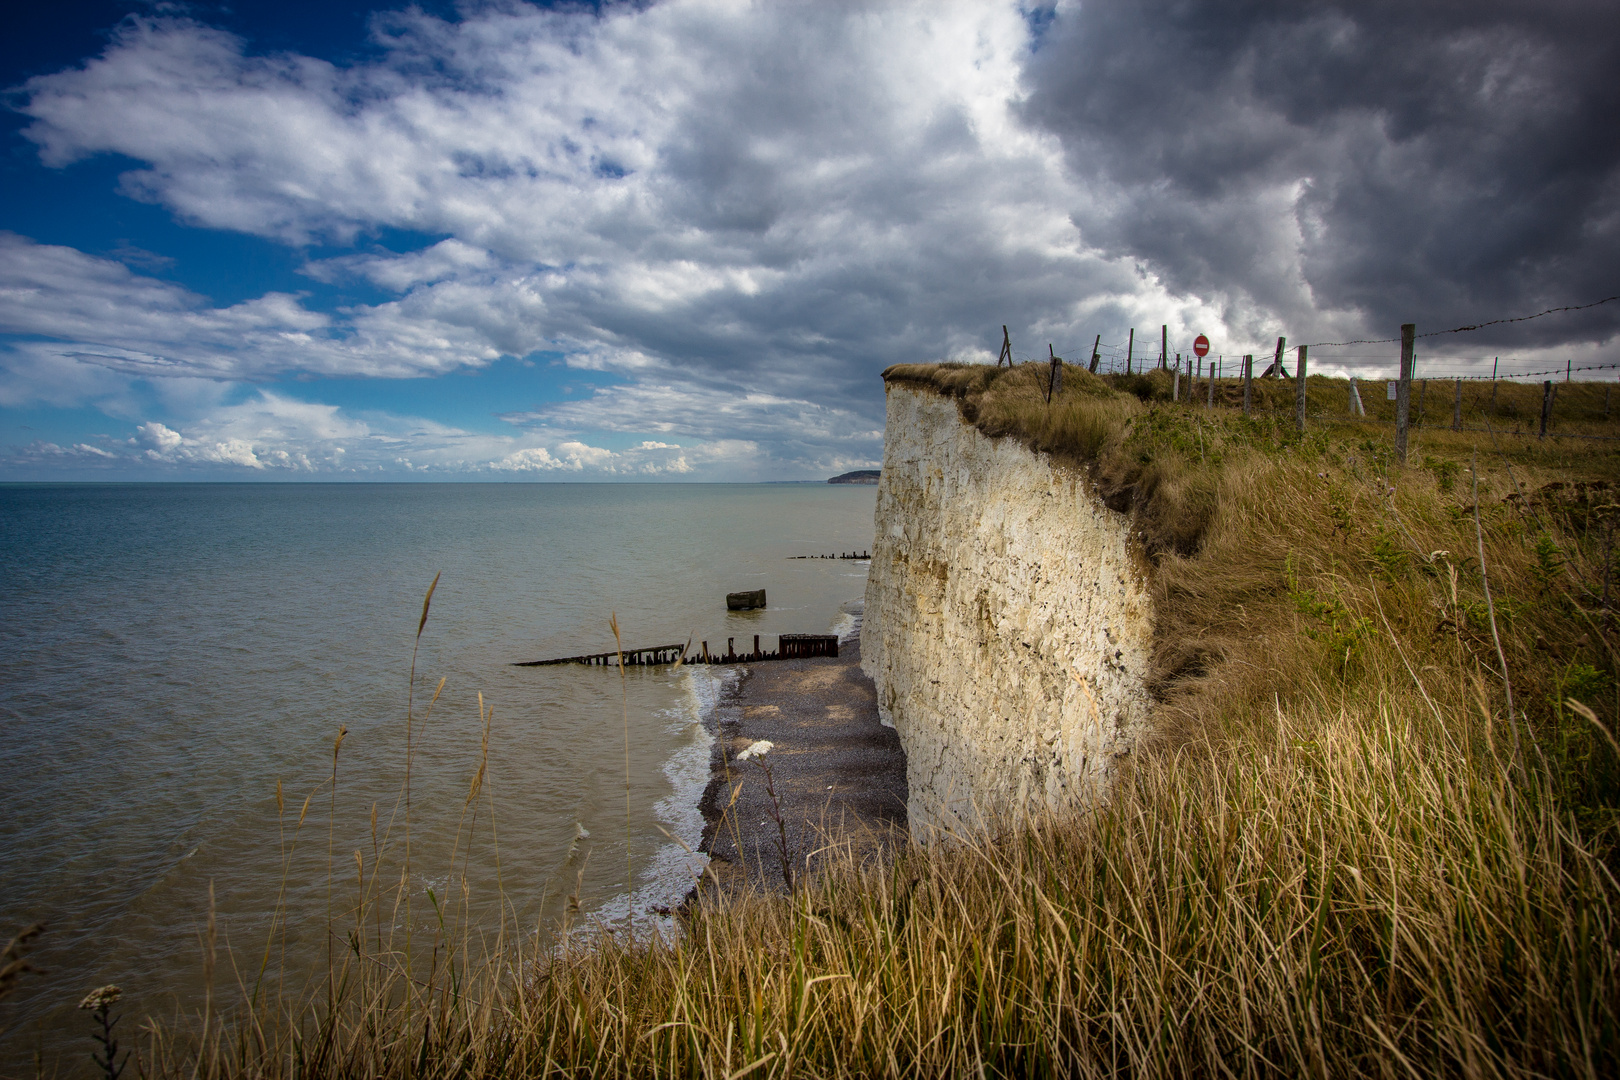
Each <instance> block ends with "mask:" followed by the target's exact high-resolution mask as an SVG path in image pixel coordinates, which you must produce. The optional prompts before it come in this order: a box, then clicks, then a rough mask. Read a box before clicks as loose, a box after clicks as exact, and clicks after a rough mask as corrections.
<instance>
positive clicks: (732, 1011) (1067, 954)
mask: <svg viewBox="0 0 1620 1080" xmlns="http://www.w3.org/2000/svg"><path fill="white" fill-rule="evenodd" d="M1039 374H1040V372H1039V369H1037V368H1035V367H1034V366H1033V365H1032V366H1029V367H1024V368H1016V369H1013V370H1012V371H1010V372H1001V373H997V372H995V371H994V370H992V369H984V368H963V367H950V366H941V367H937V368H904V369H891V371H890V372H889V375H888V377H889V379H890V381H891V382H894V381H897V380H899V381H907V382H911V383H915V384H924V385H929V386H932V387H934V388H935V389H936V390H939V391H941V392H944V393H947V394H949V395H951V396H953V397H955V398H956V399H957V400H958V401H959V403H960V407H961V409H962V413H963V417H964V422H970V423H974V424H977V425H978V426H979V427H980V428H981V429H983V430H985V431H986V432H988V433H990V434H995V435H1005V436H1008V437H1014V438H1018V439H1021V440H1023V441H1025V442H1027V443H1029V444H1030V445H1032V446H1035V447H1038V448H1040V449H1043V450H1046V451H1048V452H1051V453H1053V454H1054V456H1056V457H1058V458H1059V459H1060V460H1063V461H1066V462H1067V463H1068V464H1069V465H1070V466H1071V467H1073V468H1075V469H1077V470H1081V475H1083V476H1084V477H1085V478H1086V479H1087V481H1088V482H1095V483H1096V484H1097V485H1098V486H1099V488H1100V490H1101V492H1102V494H1103V495H1104V497H1105V498H1107V499H1108V500H1109V502H1110V504H1111V505H1114V506H1115V507H1116V508H1118V509H1121V510H1123V511H1126V512H1129V513H1130V514H1132V515H1133V516H1134V518H1135V520H1136V521H1137V523H1138V527H1139V528H1140V530H1141V531H1142V532H1143V533H1144V542H1145V547H1146V550H1147V551H1148V553H1149V560H1148V563H1149V566H1150V569H1149V573H1150V574H1151V580H1152V588H1153V590H1154V595H1155V598H1156V611H1157V627H1156V636H1157V649H1156V654H1155V660H1154V665H1155V666H1154V670H1153V672H1152V673H1151V681H1152V685H1153V688H1154V691H1155V694H1156V696H1157V698H1158V705H1157V709H1158V716H1159V719H1160V726H1161V730H1162V731H1163V732H1164V734H1163V736H1162V737H1161V738H1160V739H1159V740H1158V741H1157V742H1156V743H1155V744H1154V745H1150V746H1146V747H1143V748H1142V749H1141V751H1140V752H1138V753H1136V754H1134V755H1133V756H1132V758H1131V759H1130V763H1129V767H1128V768H1126V769H1125V770H1124V771H1123V772H1122V774H1121V777H1120V780H1119V783H1118V786H1117V790H1116V794H1115V799H1114V801H1113V802H1112V803H1111V804H1110V805H1109V806H1108V807H1107V808H1105V809H1103V810H1101V811H1099V812H1096V813H1093V814H1090V815H1089V816H1083V817H1081V816H1075V817H1065V818H1060V819H1055V820H1050V821H1043V822H1038V823H1035V824H1033V825H1027V826H1024V827H1022V828H1018V829H1009V830H1007V831H1005V832H1004V833H1002V834H1001V835H997V836H994V837H989V838H964V840H963V842H962V843H961V844H960V845H958V846H956V847H954V848H949V849H944V850H926V851H925V850H910V851H907V852H903V853H901V854H900V855H899V857H898V858H896V859H895V861H894V862H893V863H892V865H888V866H881V867H864V868H863V867H857V866H853V865H845V866H842V867H835V868H834V869H833V870H832V871H830V872H828V873H826V874H824V875H823V876H821V877H820V878H818V879H817V880H815V881H813V882H812V883H810V884H809V885H808V886H807V887H806V888H804V889H803V890H801V891H800V892H799V893H798V894H797V895H795V896H792V897H781V896H769V895H758V896H746V897H743V898H740V899H735V900H729V901H727V900H722V901H715V902H713V903H709V904H706V905H704V906H701V907H699V908H698V909H697V910H696V911H694V912H693V913H692V915H691V916H690V919H689V920H688V923H687V926H686V932H685V934H684V936H683V937H682V938H681V939H680V940H678V941H668V940H651V941H648V940H642V941H636V942H630V941H626V940H624V939H623V938H617V937H614V936H612V935H609V934H606V933H589V932H587V933H583V934H581V933H578V932H576V934H575V935H574V936H573V937H571V938H570V943H569V945H568V946H567V947H566V948H564V949H563V950H561V951H560V952H558V953H557V954H556V955H554V956H549V957H542V958H528V959H522V958H519V957H517V956H516V954H497V955H494V956H485V957H484V958H482V959H480V960H477V961H473V962H468V961H464V960H461V959H460V958H459V956H452V957H451V959H450V962H448V963H446V964H442V965H439V966H436V967H435V968H434V969H433V971H432V972H431V974H430V975H429V977H428V978H427V979H426V980H425V981H422V982H412V981H410V980H408V979H406V978H405V977H403V975H402V973H401V969H400V966H399V964H398V963H397V961H396V959H395V958H392V957H390V956H386V955H377V956H367V957H365V958H363V960H362V962H358V963H356V964H355V965H354V966H353V967H352V968H350V969H347V970H348V971H349V973H350V974H349V975H348V976H347V977H346V978H345V980H344V981H342V982H341V983H340V984H335V985H334V988H333V989H334V992H333V994H332V997H331V998H330V999H328V998H327V997H326V996H325V995H324V993H317V994H314V995H312V997H311V999H310V1002H311V1003H310V1005H309V1007H308V1008H307V1009H306V1010H305V1011H304V1012H302V1013H301V1014H298V1015H295V1016H287V1015H280V1014H277V1015H265V1014H264V1010H260V1012H259V1013H258V1014H243V1013H239V1014H237V1016H236V1018H235V1019H234V1020H232V1021H231V1022H230V1023H227V1024H224V1025H222V1026H219V1027H217V1028H215V1029H213V1030H212V1031H211V1032H210V1034H209V1035H208V1037H207V1040H206V1043H205V1044H204V1045H202V1046H201V1047H199V1045H198V1044H197V1042H196V1041H194V1040H193V1041H187V1040H186V1039H183V1038H182V1039H179V1040H178V1041H176V1040H173V1039H170V1040H167V1041H162V1042H149V1043H148V1044H147V1047H146V1051H145V1052H146V1055H147V1056H146V1058H145V1059H144V1064H145V1065H146V1067H147V1068H148V1070H149V1071H151V1072H154V1073H156V1074H161V1075H172V1074H179V1073H182V1072H184V1073H187V1074H188V1075H203V1076H290V1075H294V1074H296V1075H301V1076H340V1075H341V1076H361V1075H364V1076H378V1077H392V1076H407V1075H410V1076H434V1077H437V1076H445V1077H449V1076H496V1075H501V1076H518V1075H522V1076H541V1075H566V1076H583V1075H626V1076H629V1075H636V1076H676V1075H679V1076H703V1077H740V1076H744V1075H747V1076H752V1077H761V1078H763V1077H781V1076H788V1075H797V1076H887V1075H908V1076H941V1075H947V1074H956V1073H962V1074H972V1073H975V1072H982V1074H983V1075H1003V1076H1024V1075H1042V1074H1048V1073H1062V1074H1066V1075H1074V1076H1103V1075H1109V1076H1114V1075H1121V1074H1126V1075H1136V1076H1149V1075H1196V1076H1233V1077H1257V1076H1290V1077H1292V1076H1312V1077H1329V1076H1332V1077H1339V1076H1377V1077H1428V1076H1468V1077H1532V1076H1533V1077H1547V1076H1557V1077H1591V1078H1597V1077H1602V1076H1612V1075H1615V1074H1616V1073H1617V1072H1620V911H1617V909H1616V905H1617V902H1620V886H1617V884H1616V878H1615V872H1616V869H1617V866H1620V856H1617V851H1620V846H1617V843H1616V841H1617V832H1616V827H1617V807H1620V744H1617V743H1616V738H1615V733H1616V731H1617V730H1620V683H1617V680H1616V675H1617V672H1620V654H1617V651H1616V649H1617V646H1620V620H1617V615H1616V601H1617V598H1616V593H1617V592H1620V582H1617V581H1616V580H1615V579H1616V570H1617V568H1616V566H1615V560H1614V546H1615V545H1614V542H1615V534H1616V529H1617V527H1620V506H1617V502H1620V499H1617V492H1616V488H1615V486H1614V481H1615V479H1616V474H1617V472H1620V469H1617V465H1620V457H1617V454H1620V450H1617V449H1616V448H1617V447H1620V443H1607V442H1598V441H1585V440H1575V439H1568V438H1566V439H1557V440H1555V439H1548V440H1546V441H1545V442H1540V441H1538V440H1535V439H1533V438H1532V439H1525V438H1523V437H1518V438H1515V437H1513V436H1512V435H1511V434H1509V432H1511V418H1509V417H1505V416H1501V415H1498V416H1494V417H1492V423H1493V424H1494V425H1496V426H1497V427H1498V432H1497V434H1496V435H1495V436H1494V437H1493V435H1492V434H1491V433H1488V432H1484V431H1479V432H1462V433H1452V432H1450V431H1444V430H1435V429H1433V428H1426V429H1423V430H1420V431H1415V432H1414V433H1413V436H1412V442H1411V453H1410V459H1409V464H1408V465H1407V466H1406V467H1405V468H1401V467H1399V466H1397V465H1396V464H1395V463H1394V462H1393V461H1392V457H1391V432H1390V431H1389V429H1388V428H1386V427H1380V426H1377V425H1375V424H1365V423H1355V422H1351V421H1349V420H1348V419H1344V418H1342V398H1340V399H1337V400H1335V398H1334V395H1335V394H1342V393H1343V392H1344V390H1345V384H1344V383H1342V382H1339V383H1336V384H1335V383H1333V382H1332V381H1331V380H1325V379H1324V380H1320V385H1318V382H1317V381H1315V380H1313V381H1312V382H1311V385H1310V389H1311V393H1312V402H1313V408H1314V410H1315V412H1316V418H1315V419H1314V420H1313V422H1312V423H1311V425H1310V426H1309V429H1308V430H1307V432H1306V433H1305V434H1303V435H1300V434H1298V433H1296V432H1294V431H1293V430H1292V410H1291V403H1292V387H1291V384H1290V385H1288V386H1287V391H1288V393H1287V400H1286V404H1281V405H1278V406H1277V408H1278V411H1279V412H1281V413H1283V415H1275V414H1271V413H1269V412H1263V413H1262V414H1261V415H1259V416H1257V417H1255V418H1253V419H1244V418H1243V417H1242V416H1241V415H1240V414H1238V413H1237V412H1236V411H1235V410H1233V409H1230V408H1222V407H1218V408H1216V409H1215V410H1207V409H1205V408H1203V407H1202V406H1201V405H1200V406H1197V407H1193V406H1188V405H1186V404H1185V403H1180V404H1171V403H1169V402H1168V401H1165V400H1161V399H1160V396H1159V395H1158V393H1157V390H1156V389H1155V385H1156V382H1157V381H1161V380H1160V376H1158V375H1148V376H1145V377H1141V379H1140V381H1137V382H1132V381H1128V380H1125V379H1098V378H1093V377H1091V376H1088V375H1084V374H1083V373H1078V372H1075V371H1073V370H1072V369H1071V370H1070V371H1069V372H1068V379H1069V383H1068V386H1067V387H1066V388H1065V390H1064V392H1063V394H1062V395H1061V396H1060V397H1059V398H1058V399H1057V400H1056V401H1055V402H1053V403H1052V405H1051V406H1050V407H1048V406H1047V405H1046V403H1045V402H1044V400H1041V399H1039V398H1037V396H1036V395H1037V389H1038V386H1037V382H1036V380H1037V378H1038V377H1039ZM1144 384H1146V390H1145V392H1144V390H1143V389H1142V387H1143V385H1144ZM1272 390H1273V388H1271V387H1267V388H1265V391H1264V392H1266V393H1268V394H1269V393H1271V392H1272ZM1280 391H1281V388H1277V392H1278V393H1280ZM1581 392H1584V391H1583V388H1580V387H1578V386H1577V387H1575V388H1574V391H1573V392H1571V391H1566V392H1565V393H1566V397H1565V398H1564V402H1565V404H1566V405H1569V406H1570V407H1571V408H1573V403H1572V400H1571V399H1574V398H1576V397H1577V395H1578V394H1579V393H1581ZM1223 393H1224V390H1223ZM1537 393H1538V397H1537V400H1536V402H1535V404H1536V413H1539V388H1538V391H1537ZM1598 393H1599V394H1601V390H1598ZM1499 394H1500V396H1501V398H1503V399H1505V398H1514V395H1513V394H1511V393H1509V392H1508V390H1507V388H1503V390H1502V391H1499ZM1370 396H1371V395H1369V397H1370ZM1505 403H1507V404H1512V405H1513V406H1514V407H1517V402H1516V398H1514V401H1512V402H1505V401H1504V400H1501V399H1499V401H1498V408H1500V407H1501V406H1502V405H1503V404H1505ZM1368 405H1369V406H1371V405H1373V402H1371V401H1368ZM1332 409H1340V410H1341V418H1340V419H1335V418H1334V415H1335V414H1334V413H1333V412H1332ZM1284 410H1286V411H1285V412H1284ZM1448 410H1449V406H1448ZM1532 415H1535V414H1532ZM1446 420H1447V421H1449V415H1448V416H1447V417H1446ZM1469 422H1471V423H1476V424H1481V426H1482V421H1481V420H1480V419H1479V418H1478V417H1474V418H1472V419H1470V421H1469ZM1575 422H1578V423H1581V424H1591V425H1593V426H1594V429H1595V427H1596V426H1600V425H1601V423H1602V421H1601V420H1600V419H1591V420H1579V421H1573V420H1569V421H1566V423H1575ZM1504 427H1505V430H1503V429H1504ZM1565 430H1566V431H1567V430H1568V429H1567V428H1566V429H1565ZM1588 433H1592V432H1588ZM1609 433H1611V434H1620V431H1615V430H1612V429H1610V431H1609ZM1476 455H1477V461H1478V477H1477V484H1478V494H1477V497H1476V495H1475V477H1474V475H1473V474H1472V471H1471V465H1472V463H1473V462H1474V460H1475V458H1476ZM1476 514H1477V519H1476ZM1476 520H1477V525H1476ZM1482 556H1483V558H1482ZM1487 587H1488V590H1489V593H1488V596H1487ZM1510 701H1511V706H1510V704H1509V703H1510ZM361 947H364V946H363V944H362V946H361ZM199 1062H200V1067H199Z"/></svg>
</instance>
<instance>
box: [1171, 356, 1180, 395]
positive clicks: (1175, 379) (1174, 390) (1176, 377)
mask: <svg viewBox="0 0 1620 1080" xmlns="http://www.w3.org/2000/svg"><path fill="white" fill-rule="evenodd" d="M1170 400H1171V401H1180V400H1181V354H1180V353H1176V370H1175V374H1173V375H1171V376H1170Z"/></svg>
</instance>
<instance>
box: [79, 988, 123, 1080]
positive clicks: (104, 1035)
mask: <svg viewBox="0 0 1620 1080" xmlns="http://www.w3.org/2000/svg"><path fill="white" fill-rule="evenodd" d="M122 996H123V991H122V990H120V989H118V987H116V986H103V987H100V988H98V989H95V990H92V991H90V992H89V993H88V994H86V995H85V996H84V1000H83V1001H81V1002H79V1008H81V1009H88V1010H89V1011H90V1018H91V1019H92V1020H94V1021H95V1023H96V1026H97V1027H99V1028H100V1029H101V1030H99V1031H97V1032H96V1033H95V1034H94V1035H93V1036H91V1037H92V1038H94V1039H95V1040H96V1042H98V1043H100V1044H101V1053H99V1054H96V1053H92V1054H91V1055H90V1057H91V1059H92V1060H93V1061H95V1063H96V1064H97V1065H100V1066H101V1071H102V1073H103V1074H104V1075H105V1076H106V1077H107V1080H118V1076H119V1074H120V1073H122V1072H123V1071H124V1066H125V1065H126V1064H127V1063H128V1062H129V1054H128V1053H125V1054H124V1059H123V1060H122V1061H119V1060H118V1036H116V1035H114V1034H113V1027H114V1026H115V1025H116V1024H117V1023H118V1018H117V1017H114V1016H112V1015H111V1013H112V1007H113V1005H115V1004H116V1003H117V1002H118V999H119V998H120V997H122Z"/></svg>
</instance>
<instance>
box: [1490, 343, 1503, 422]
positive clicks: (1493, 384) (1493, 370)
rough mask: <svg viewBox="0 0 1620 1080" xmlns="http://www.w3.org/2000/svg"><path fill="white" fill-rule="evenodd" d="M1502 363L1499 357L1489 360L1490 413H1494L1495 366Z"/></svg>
mask: <svg viewBox="0 0 1620 1080" xmlns="http://www.w3.org/2000/svg"><path fill="white" fill-rule="evenodd" d="M1501 362H1502V358H1501V357H1500V356H1498V357H1495V358H1494V359H1492V360H1491V411H1492V412H1495V411H1496V365H1497V364H1500V363H1501Z"/></svg>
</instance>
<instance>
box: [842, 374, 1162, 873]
mask: <svg viewBox="0 0 1620 1080" xmlns="http://www.w3.org/2000/svg"><path fill="white" fill-rule="evenodd" d="M1133 559H1134V556H1133V555H1132V553H1131V551H1130V547H1129V529H1128V523H1127V520H1126V518H1125V515H1123V514H1119V513H1116V512H1114V511H1112V510H1109V509H1107V508H1106V507H1105V506H1103V504H1102V503H1101V501H1100V500H1098V499H1097V498H1096V497H1095V495H1094V494H1092V492H1091V490H1090V487H1089V484H1088V483H1087V481H1086V479H1085V477H1084V476H1083V475H1081V474H1079V473H1070V472H1068V471H1065V470H1060V469H1059V468H1058V467H1056V466H1054V465H1053V464H1052V463H1051V462H1050V461H1049V460H1047V459H1046V458H1045V457H1043V456H1041V455H1038V454H1036V453H1034V452H1032V451H1030V450H1028V449H1027V448H1025V447H1023V446H1021V445H1019V444H1017V443H1016V442H1014V441H1013V440H1012V439H999V440H998V439H990V438H987V437H986V436H984V435H982V434H981V433H980V432H978V431H977V430H975V429H974V428H973V427H972V426H971V425H969V424H967V423H964V422H963V421H962V420H961V419H960V417H959V415H958V412H957V407H956V404H955V402H954V401H952V400H951V399H949V398H946V397H942V396H940V395H938V394H937V393H934V392H933V391H931V390H929V389H924V388H916V387H911V386H908V385H906V384H903V383H899V384H895V383H891V384H890V385H889V387H888V424H887V431H886V434H885V439H884V452H883V473H882V480H881V481H880V483H879V485H878V498H877V538H876V543H875V545H874V547H873V549H872V569H871V575H870V577H869V578H868V579H867V585H866V612H865V618H864V622H863V624H862V629H861V651H862V667H863V668H865V670H866V672H867V674H869V675H870V676H871V677H872V679H873V680H874V681H875V683H876V684H877V692H878V708H879V711H880V713H881V715H882V717H883V720H884V722H885V723H890V724H892V725H893V726H894V728H895V729H896V731H897V733H898V734H899V736H900V742H901V745H902V746H903V747H904V748H905V751H906V775H907V781H908V783H909V785H910V804H909V807H908V811H909V814H910V819H911V828H912V833H913V835H914V836H915V837H916V838H917V839H919V840H920V841H922V842H925V843H926V842H929V841H931V840H933V839H936V838H937V837H938V835H939V830H942V829H944V830H974V829H977V828H979V827H981V826H983V825H984V824H985V823H987V822H988V821H991V820H994V819H998V818H1016V817H1017V816H1018V815H1020V814H1022V813H1024V812H1026V811H1028V810H1032V809H1037V808H1040V807H1050V808H1059V807H1063V806H1069V805H1074V804H1076V803H1086V802H1092V801H1095V800H1096V799H1098V798H1099V797H1101V796H1102V795H1103V794H1104V793H1105V792H1106V786H1107V783H1108V779H1109V776H1110V773H1111V771H1112V767H1113V764H1114V762H1115V761H1116V759H1117V758H1119V757H1120V756H1122V755H1124V754H1127V753H1129V751H1130V749H1131V746H1132V745H1133V743H1134V741H1135V739H1136V738H1137V737H1138V736H1139V735H1140V733H1141V732H1142V730H1143V728H1144V725H1145V723H1146V719H1147V709H1148V699H1147V694H1146V692H1145V691H1144V690H1143V688H1142V676H1143V673H1144V672H1145V671H1146V670H1147V663H1148V657H1149V651H1150V639H1151V635H1152V625H1151V618H1150V605H1149V598H1148V594H1147V591H1146V585H1145V580H1144V575H1143V574H1142V573H1141V572H1140V570H1139V569H1138V568H1137V567H1136V565H1135V563H1134V561H1133Z"/></svg>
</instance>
